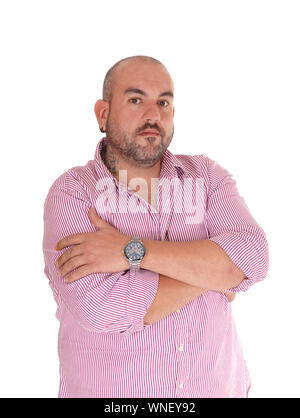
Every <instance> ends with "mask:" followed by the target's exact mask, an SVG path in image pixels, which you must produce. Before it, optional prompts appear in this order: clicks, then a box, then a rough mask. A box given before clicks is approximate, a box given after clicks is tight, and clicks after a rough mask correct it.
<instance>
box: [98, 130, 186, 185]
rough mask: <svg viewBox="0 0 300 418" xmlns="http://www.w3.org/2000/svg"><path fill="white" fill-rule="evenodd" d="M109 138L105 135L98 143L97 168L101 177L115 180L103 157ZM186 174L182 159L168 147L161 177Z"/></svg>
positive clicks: (162, 162) (164, 155)
mask: <svg viewBox="0 0 300 418" xmlns="http://www.w3.org/2000/svg"><path fill="white" fill-rule="evenodd" d="M106 141H107V138H106V137H104V138H102V139H100V141H99V142H98V144H97V147H96V151H95V162H96V169H97V172H98V175H99V178H103V177H110V178H112V179H114V180H116V179H115V177H114V176H113V175H112V174H111V172H110V171H109V170H108V168H107V167H106V165H105V164H104V162H103V161H102V158H101V152H102V150H103V149H104V147H105V146H106ZM185 174H186V169H185V167H184V165H183V164H182V163H181V161H180V160H179V159H178V158H177V157H176V155H174V154H172V152H171V151H169V150H168V149H167V150H166V151H165V152H164V154H163V156H162V160H161V169H160V178H164V177H167V178H170V179H172V178H174V177H181V176H182V175H185Z"/></svg>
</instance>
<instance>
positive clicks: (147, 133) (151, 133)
mask: <svg viewBox="0 0 300 418" xmlns="http://www.w3.org/2000/svg"><path fill="white" fill-rule="evenodd" d="M139 135H143V136H149V135H159V133H158V132H157V131H143V132H141V133H140V134H139Z"/></svg>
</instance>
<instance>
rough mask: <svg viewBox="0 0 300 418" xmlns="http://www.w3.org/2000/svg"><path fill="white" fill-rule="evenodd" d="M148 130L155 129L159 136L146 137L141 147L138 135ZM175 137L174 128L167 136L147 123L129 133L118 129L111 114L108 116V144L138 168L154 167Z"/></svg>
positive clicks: (155, 126) (158, 128) (156, 127)
mask: <svg viewBox="0 0 300 418" xmlns="http://www.w3.org/2000/svg"><path fill="white" fill-rule="evenodd" d="M146 129H155V130H157V131H158V133H159V136H158V135H154V136H151V134H149V136H144V137H143V142H144V143H145V145H141V144H140V143H139V140H138V138H137V136H138V134H139V133H140V132H142V131H144V130H146ZM173 135H174V126H173V128H172V132H171V133H170V134H169V135H167V134H166V132H165V131H164V130H163V129H162V128H160V127H159V126H157V125H156V124H154V125H150V124H149V123H146V124H145V125H144V126H142V127H140V128H138V129H137V130H136V131H135V132H133V133H129V132H124V131H121V130H120V129H118V128H117V125H116V123H115V122H114V120H113V118H112V116H111V113H110V114H109V115H108V120H107V124H106V138H107V142H108V144H109V145H110V146H111V147H112V148H113V149H114V150H115V151H116V152H117V153H118V154H119V155H120V156H121V157H122V158H123V159H125V160H127V161H128V162H130V163H131V164H134V165H135V166H138V167H141V166H143V167H152V166H153V165H155V164H156V163H157V162H158V161H159V160H160V159H161V158H162V156H163V154H164V152H165V151H166V149H167V148H168V146H169V145H170V143H171V141H172V138H173Z"/></svg>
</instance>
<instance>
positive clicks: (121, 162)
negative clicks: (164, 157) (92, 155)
mask: <svg viewBox="0 0 300 418" xmlns="http://www.w3.org/2000/svg"><path fill="white" fill-rule="evenodd" d="M102 159H103V162H104V164H105V165H106V167H107V168H108V170H109V171H110V172H111V174H112V175H113V176H114V177H115V178H116V179H117V180H118V181H120V182H122V183H124V176H121V178H120V177H119V172H120V170H126V176H125V177H126V180H127V184H125V185H126V186H127V187H128V184H129V183H130V181H131V180H132V179H133V178H142V179H144V180H145V181H146V182H147V183H148V184H150V183H151V178H159V176H160V166H161V161H160V160H159V161H158V162H157V163H156V164H154V165H153V166H152V167H141V166H136V165H133V164H132V163H130V162H129V161H127V160H125V159H124V158H123V157H122V155H120V154H119V153H118V152H117V150H115V149H114V148H113V147H112V146H111V145H109V144H107V146H106V147H105V148H104V150H103V156H102Z"/></svg>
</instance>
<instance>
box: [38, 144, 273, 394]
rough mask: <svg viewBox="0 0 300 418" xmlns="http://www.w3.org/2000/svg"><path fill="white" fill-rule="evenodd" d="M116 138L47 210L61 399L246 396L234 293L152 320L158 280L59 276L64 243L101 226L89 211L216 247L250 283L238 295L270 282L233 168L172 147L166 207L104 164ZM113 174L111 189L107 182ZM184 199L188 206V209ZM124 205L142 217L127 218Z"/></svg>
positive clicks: (139, 231) (64, 185) (167, 158)
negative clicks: (72, 279)
mask: <svg viewBox="0 0 300 418" xmlns="http://www.w3.org/2000/svg"><path fill="white" fill-rule="evenodd" d="M105 141H106V140H105V138H103V139H101V140H100V141H99V142H98V144H97V147H96V151H95V157H94V159H93V160H90V161H89V162H88V163H87V164H86V165H85V166H78V167H73V168H71V169H69V170H68V171H67V172H65V173H63V174H62V175H61V176H59V177H58V178H57V179H56V180H55V182H54V183H53V184H52V186H51V187H50V190H49V192H48V195H47V197H46V200H45V204H44V237H43V253H44V261H45V268H44V273H45V275H46V277H47V278H48V282H49V285H50V287H51V289H52V292H53V296H54V298H55V301H56V303H57V312H56V316H57V318H58V320H59V321H60V329H59V335H58V355H59V361H60V368H59V371H60V385H59V395H58V396H59V397H60V398H68V397H87V398H93V397H95V398H97V397H98V398H113V397H136V398H145V397H172V398H180V397H184V398H186V397H198V398H199V397H236V398H239V397H241V398H243V397H247V393H248V390H249V387H250V378H249V373H248V370H247V366H246V363H245V360H244V357H243V352H242V347H241V344H240V341H239V338H238V334H237V330H236V327H235V323H234V320H233V317H232V312H231V305H230V303H229V302H228V300H227V298H226V296H225V295H224V294H223V293H220V292H213V291H208V292H205V293H204V294H203V295H201V296H200V297H198V298H197V299H195V300H194V301H192V302H190V303H188V304H187V305H185V306H183V307H182V308H181V309H179V310H178V311H176V312H174V313H172V314H170V315H168V316H167V317H166V318H164V319H162V320H160V321H158V322H156V323H154V324H151V325H145V324H144V322H143V318H144V316H145V314H146V312H147V310H148V309H149V307H150V306H151V304H152V302H153V300H154V298H155V294H156V292H157V288H158V281H159V275H158V274H157V273H154V272H151V271H148V270H144V269H141V270H140V271H132V270H126V271H124V272H118V273H111V274H110V273H93V274H90V275H88V276H86V277H83V278H82V279H80V280H77V281H76V282H73V283H70V284H66V283H65V282H64V280H63V278H62V277H60V275H59V273H58V270H57V268H56V266H55V262H56V260H57V258H58V257H59V256H60V255H61V254H62V253H63V252H64V251H65V250H66V248H65V249H63V250H62V251H56V250H55V245H56V243H57V242H58V241H59V240H60V239H62V238H64V237H65V236H68V235H71V234H75V233H80V232H91V231H95V230H96V229H95V228H94V226H93V225H92V224H91V223H90V221H89V217H88V210H89V208H90V207H95V208H96V210H97V211H98V214H99V215H100V216H101V217H102V218H103V219H104V220H105V221H107V222H109V223H110V224H111V225H113V226H115V227H116V228H117V229H118V230H119V231H121V232H123V233H126V234H128V235H130V236H139V237H140V238H145V239H152V240H169V241H176V242H179V241H192V240H201V239H210V240H213V241H215V242H216V243H217V244H218V245H220V246H221V247H222V248H223V249H224V250H225V251H226V253H227V254H228V256H229V257H230V258H231V259H232V261H233V262H234V263H235V264H236V265H237V266H238V267H240V268H241V269H242V270H243V271H244V272H245V274H246V276H247V279H245V280H243V281H242V282H241V283H240V285H239V286H237V287H236V288H234V289H229V290H230V291H232V292H240V291H246V290H247V289H248V288H249V286H251V285H252V284H254V283H256V282H258V281H261V280H263V279H264V278H265V277H266V275H267V270H268V244H267V240H266V235H265V233H264V231H263V230H262V228H261V227H260V226H259V225H258V224H257V222H256V221H255V220H254V218H253V217H252V215H251V214H250V211H249V209H248V207H247V205H246V203H245V201H244V199H243V198H242V197H241V196H240V194H239V192H238V189H237V187H236V183H235V181H234V179H233V177H232V176H231V175H230V173H229V172H228V171H227V170H225V169H224V168H223V167H221V166H220V165H219V164H218V163H217V162H216V161H213V160H211V159H210V158H208V157H207V156H205V155H196V156H188V155H173V154H172V153H171V152H170V151H169V150H167V151H166V152H165V154H164V156H163V159H162V165H161V173H160V184H161V185H162V184H163V183H164V182H165V183H166V182H168V181H169V185H170V191H169V192H168V193H167V194H168V195H169V197H170V196H171V195H172V196H173V199H171V197H170V199H168V196H167V195H164V196H163V193H162V191H161V190H165V189H163V188H162V187H161V188H160V189H159V192H158V198H157V204H158V207H153V206H151V205H150V204H148V203H147V202H145V201H144V200H143V199H142V198H141V197H140V196H138V195H136V194H134V193H132V192H131V191H130V190H128V189H127V188H126V187H125V186H123V185H122V184H120V183H118V182H117V181H116V180H115V179H114V178H113V177H112V175H111V174H110V172H109V171H108V170H107V168H106V167H105V165H104V164H103V162H102V160H101V157H100V155H101V154H100V153H101V150H102V148H103V147H104V146H105ZM107 179H109V182H108V183H107V184H106V186H107V185H108V186H109V187H104V183H105V181H106V180H107ZM196 179H199V182H198V185H196ZM99 181H100V183H99ZM197 187H198V189H197ZM197 190H198V191H199V190H200V192H199V196H198V197H199V199H198V200H197V198H196V197H197V193H198V192H197ZM183 195H185V198H184V200H185V208H184V210H178V207H177V206H176V205H178V201H179V200H180V199H179V197H180V196H183ZM195 198H196V200H195ZM193 199H194V200H193ZM116 204H117V207H118V210H115V206H114V205H116ZM121 207H131V208H134V207H137V208H138V207H140V208H141V209H142V210H131V211H123V212H122V211H121V210H120V208H121ZM199 207H201V208H202V211H198V212H199V213H196V215H195V216H194V215H193V210H192V209H193V208H194V209H195V210H196V209H199Z"/></svg>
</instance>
